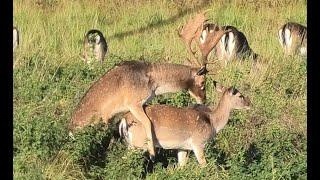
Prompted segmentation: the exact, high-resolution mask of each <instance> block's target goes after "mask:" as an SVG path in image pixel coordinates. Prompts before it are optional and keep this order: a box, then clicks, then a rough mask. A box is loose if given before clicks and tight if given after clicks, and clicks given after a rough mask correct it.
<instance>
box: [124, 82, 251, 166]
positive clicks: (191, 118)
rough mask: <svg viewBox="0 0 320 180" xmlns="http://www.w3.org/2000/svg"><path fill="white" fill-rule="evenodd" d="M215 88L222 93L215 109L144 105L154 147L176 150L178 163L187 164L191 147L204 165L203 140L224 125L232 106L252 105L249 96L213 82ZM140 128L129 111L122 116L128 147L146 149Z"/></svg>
mask: <svg viewBox="0 0 320 180" xmlns="http://www.w3.org/2000/svg"><path fill="white" fill-rule="evenodd" d="M216 89H217V90H218V91H219V92H222V96H221V98H220V101H219V104H218V105H217V107H216V108H215V109H213V108H210V107H207V106H204V105H200V106H195V107H186V108H178V107H174V106H168V105H150V106H147V107H146V114H147V115H148V117H149V118H150V120H151V121H152V124H153V128H154V131H153V132H154V139H155V145H156V147H160V148H164V149H178V162H179V165H180V166H184V165H185V164H186V163H187V153H188V151H190V150H192V151H193V152H194V154H195V156H196V158H197V160H198V162H199V164H200V165H201V166H204V165H205V164H206V159H205V157H204V147H205V143H206V142H207V141H208V140H210V139H211V138H212V137H214V136H215V135H216V134H217V133H218V132H219V131H220V130H221V129H222V128H223V127H224V126H225V125H226V124H227V122H228V119H229V116H230V112H231V111H232V110H233V109H249V108H250V106H251V102H250V100H249V98H247V97H244V96H243V95H241V94H240V92H239V91H238V90H237V89H234V88H233V87H230V88H225V87H223V86H221V85H216ZM142 127H143V125H142V124H141V123H140V122H139V121H137V119H136V118H135V117H134V116H133V114H131V113H128V114H126V115H125V116H124V117H123V118H122V120H121V122H120V124H119V133H120V135H121V136H122V137H125V139H126V141H127V142H128V144H129V148H140V149H141V148H142V149H145V148H146V145H145V139H146V138H147V136H146V134H145V132H144V131H141V128H142Z"/></svg>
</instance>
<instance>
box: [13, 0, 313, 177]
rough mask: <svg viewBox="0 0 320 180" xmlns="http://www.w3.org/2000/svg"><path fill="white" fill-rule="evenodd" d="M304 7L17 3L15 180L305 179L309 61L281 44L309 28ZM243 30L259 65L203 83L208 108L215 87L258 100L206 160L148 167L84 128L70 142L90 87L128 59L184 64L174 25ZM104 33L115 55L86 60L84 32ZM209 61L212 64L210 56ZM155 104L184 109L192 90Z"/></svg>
mask: <svg viewBox="0 0 320 180" xmlns="http://www.w3.org/2000/svg"><path fill="white" fill-rule="evenodd" d="M306 4H307V2H306V1H305V0H283V1H280V0H276V1H273V0H258V1H244V0H230V1H224V0H215V1H208V0H199V1H196V2H193V1H191V0H159V1H150V0H130V1H126V0H118V1H112V0H92V1H83V0H79V1H68V0H38V1H32V0H14V1H13V24H14V25H15V26H17V27H18V29H19V31H20V40H21V42H20V45H19V47H18V48H17V51H16V52H15V54H14V65H13V66H14V70H13V110H14V114H13V117H14V119H13V138H14V144H13V175H14V179H58V180H60V179H61V180H62V179H307V115H306V113H307V102H306V99H307V74H306V73H307V63H306V61H307V59H306V58H303V57H300V56H293V57H285V56H284V53H283V52H282V50H281V49H280V43H279V42H278V39H277V32H278V28H279V27H280V26H281V25H282V24H284V23H286V22H287V21H294V22H297V23H301V24H304V25H306V21H307V5H306ZM205 9H210V11H209V12H208V17H209V18H210V21H211V22H215V23H218V24H219V25H232V26H235V27H237V28H238V29H239V30H240V31H242V32H243V33H244V34H245V35H246V37H247V39H248V42H249V45H250V46H251V48H252V49H253V50H254V51H255V52H256V53H258V54H259V55H260V56H259V59H258V62H257V64H255V65H253V63H252V61H250V60H249V59H248V60H245V61H242V62H239V61H234V62H232V63H230V64H228V65H226V66H225V65H223V64H222V65H221V66H218V65H216V66H217V67H219V68H217V67H211V66H209V68H215V69H216V70H218V71H217V74H216V75H210V76H207V82H206V90H207V98H208V100H207V103H208V104H211V105H216V103H217V101H218V94H217V93H216V92H215V89H214V88H213V81H214V80H215V81H218V82H220V83H221V84H223V85H225V86H232V85H234V86H235V87H236V88H237V89H239V91H240V92H242V93H243V94H244V95H245V96H249V97H250V99H251V101H252V108H251V110H249V111H234V112H233V113H232V114H231V116H230V120H229V122H228V124H227V125H226V127H225V128H224V129H223V130H221V132H219V134H218V135H217V136H216V138H215V139H214V140H212V141H211V142H209V143H208V144H207V146H206V160H207V162H208V165H207V166H206V167H204V168H200V167H199V166H198V163H197V161H196V158H195V156H194V154H193V153H190V157H189V161H188V164H187V165H186V167H184V168H177V166H176V165H177V158H176V154H175V153H176V152H175V151H174V150H159V151H158V152H159V153H158V154H157V157H156V162H155V163H154V164H152V163H151V162H149V161H148V158H147V156H146V155H145V154H144V153H143V152H141V151H137V150H136V151H131V150H128V149H127V147H126V144H125V143H124V142H123V141H122V140H121V139H117V138H115V139H114V138H112V137H113V131H115V130H116V129H117V127H116V125H115V122H116V121H114V123H113V124H111V125H110V126H109V128H106V126H105V125H103V124H99V125H97V126H96V127H87V128H85V129H84V130H83V131H82V132H81V133H79V134H76V136H75V137H76V140H74V141H72V140H70V139H69V138H68V132H67V125H68V122H69V119H70V117H71V113H72V111H73V110H74V108H75V107H76V105H77V103H78V102H79V101H80V98H81V97H82V96H83V95H84V93H85V92H86V90H87V89H88V88H89V87H90V86H91V84H92V83H93V82H94V81H95V80H97V79H99V77H100V76H101V75H103V74H104V73H105V72H107V71H108V70H109V69H111V68H112V67H114V65H115V64H117V63H119V62H121V61H124V60H144V61H149V62H170V63H183V62H184V61H185V59H186V58H187V57H189V56H188V54H187V50H186V49H185V46H184V45H183V44H182V42H181V40H180V39H179V38H178V36H177V31H176V30H177V29H178V28H179V27H180V26H182V25H183V24H184V23H185V22H186V21H187V20H188V19H189V18H190V17H193V16H194V15H195V14H196V13H197V12H199V11H202V10H205ZM92 28H96V29H99V30H101V31H102V32H103V33H104V35H105V37H106V40H107V42H108V45H109V52H108V54H107V56H106V59H105V62H104V63H103V64H102V65H101V64H99V63H94V64H92V65H91V66H88V65H86V64H84V63H83V61H82V60H81V54H82V48H83V46H82V42H83V37H84V35H85V33H86V31H88V30H89V29H92ZM211 59H214V57H213V56H212V58H211ZM152 103H153V104H155V103H162V104H164V103H165V104H171V105H174V106H179V107H182V106H188V105H191V104H193V103H195V101H194V100H193V99H192V98H190V96H189V94H188V93H186V92H179V93H175V94H168V95H163V96H161V97H160V96H159V97H156V98H155V99H154V100H153V101H152Z"/></svg>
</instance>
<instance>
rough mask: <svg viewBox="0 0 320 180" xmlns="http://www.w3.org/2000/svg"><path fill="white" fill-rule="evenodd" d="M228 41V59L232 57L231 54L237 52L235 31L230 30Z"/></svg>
mask: <svg viewBox="0 0 320 180" xmlns="http://www.w3.org/2000/svg"><path fill="white" fill-rule="evenodd" d="M227 43H228V49H227V52H228V59H229V58H231V56H232V55H233V54H234V53H235V46H236V43H235V36H234V33H232V32H229V40H228V42H227Z"/></svg>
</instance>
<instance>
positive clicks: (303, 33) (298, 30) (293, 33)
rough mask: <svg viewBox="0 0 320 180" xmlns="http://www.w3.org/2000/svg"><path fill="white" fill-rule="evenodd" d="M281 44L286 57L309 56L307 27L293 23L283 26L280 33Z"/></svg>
mask: <svg viewBox="0 0 320 180" xmlns="http://www.w3.org/2000/svg"><path fill="white" fill-rule="evenodd" d="M278 39H279V42H280V44H281V46H282V48H283V49H284V52H285V54H286V55H293V54H296V53H297V51H298V53H299V54H300V55H302V56H306V55H307V27H305V26H303V25H301V24H298V23H293V22H288V23H286V24H284V25H283V26H281V28H280V29H279V31H278Z"/></svg>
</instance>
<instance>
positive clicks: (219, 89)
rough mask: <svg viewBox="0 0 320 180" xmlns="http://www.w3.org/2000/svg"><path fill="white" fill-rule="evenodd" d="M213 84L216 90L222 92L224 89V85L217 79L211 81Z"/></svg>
mask: <svg viewBox="0 0 320 180" xmlns="http://www.w3.org/2000/svg"><path fill="white" fill-rule="evenodd" d="M213 86H214V87H215V88H216V91H218V92H221V93H222V92H224V91H225V89H226V88H225V87H224V86H222V85H221V84H220V83H218V82H217V81H213Z"/></svg>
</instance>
